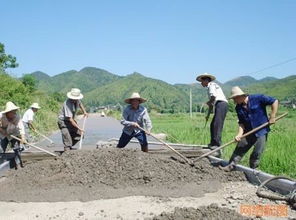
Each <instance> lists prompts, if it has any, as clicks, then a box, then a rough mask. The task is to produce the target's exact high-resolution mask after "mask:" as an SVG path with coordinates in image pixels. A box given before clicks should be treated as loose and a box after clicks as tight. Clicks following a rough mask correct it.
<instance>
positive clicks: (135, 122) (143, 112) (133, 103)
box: [117, 92, 152, 152]
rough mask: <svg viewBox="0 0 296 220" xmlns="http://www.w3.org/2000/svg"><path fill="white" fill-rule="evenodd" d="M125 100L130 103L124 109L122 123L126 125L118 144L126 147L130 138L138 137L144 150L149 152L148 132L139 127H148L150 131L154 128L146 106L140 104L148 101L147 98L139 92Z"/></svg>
mask: <svg viewBox="0 0 296 220" xmlns="http://www.w3.org/2000/svg"><path fill="white" fill-rule="evenodd" d="M125 102H126V103H128V104H129V105H128V106H127V107H126V108H125V109H124V111H123V114H122V118H123V119H122V120H121V124H122V125H123V126H124V128H123V132H122V135H121V137H120V139H119V142H118V144H117V147H118V148H124V147H125V146H126V145H127V144H128V143H129V142H130V140H131V139H132V138H133V137H134V138H137V139H138V141H139V142H140V145H141V150H142V151H143V152H148V142H147V137H146V134H145V132H144V131H143V130H141V129H139V128H144V125H145V127H146V128H147V131H148V133H150V131H151V129H152V123H151V120H150V117H149V114H148V111H147V109H146V108H145V107H143V106H142V105H140V104H141V103H144V102H146V99H143V98H141V97H140V95H139V93H136V92H135V93H133V94H132V96H131V97H130V98H128V99H125Z"/></svg>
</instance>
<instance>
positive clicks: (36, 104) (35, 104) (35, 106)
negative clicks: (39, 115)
mask: <svg viewBox="0 0 296 220" xmlns="http://www.w3.org/2000/svg"><path fill="white" fill-rule="evenodd" d="M31 108H36V109H40V106H39V104H38V103H37V102H34V103H33V104H32V105H31Z"/></svg>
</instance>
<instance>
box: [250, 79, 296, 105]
mask: <svg viewBox="0 0 296 220" xmlns="http://www.w3.org/2000/svg"><path fill="white" fill-rule="evenodd" d="M246 91H248V92H249V93H263V94H267V95H270V96H274V97H276V98H277V99H279V100H292V99H294V100H295V99H296V76H295V75H294V76H289V77H286V78H283V79H279V80H276V81H269V82H264V83H257V84H254V85H252V86H250V87H249V88H246Z"/></svg>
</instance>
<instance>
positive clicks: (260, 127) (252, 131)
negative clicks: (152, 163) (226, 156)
mask: <svg viewBox="0 0 296 220" xmlns="http://www.w3.org/2000/svg"><path fill="white" fill-rule="evenodd" d="M286 115H288V112H286V113H284V114H282V115H280V116H278V117H277V118H276V119H275V121H278V120H280V119H282V118H283V117H285V116H286ZM268 125H270V123H269V122H266V123H264V124H262V125H260V126H259V127H257V128H254V129H253V130H251V131H249V132H247V133H245V134H244V135H242V136H241V138H245V137H247V136H249V135H250V134H253V133H255V132H256V131H258V130H260V129H262V128H264V127H266V126H268ZM235 142H237V141H236V140H235V139H234V140H232V141H230V142H228V143H226V144H223V145H222V146H220V147H217V148H215V149H214V150H212V151H210V152H208V153H205V154H203V155H201V156H200V157H198V158H196V159H195V160H194V161H193V162H196V161H198V160H200V159H202V158H204V157H206V156H209V155H210V154H212V153H214V152H216V151H218V150H221V149H222V148H224V147H227V146H229V145H230V144H233V143H235Z"/></svg>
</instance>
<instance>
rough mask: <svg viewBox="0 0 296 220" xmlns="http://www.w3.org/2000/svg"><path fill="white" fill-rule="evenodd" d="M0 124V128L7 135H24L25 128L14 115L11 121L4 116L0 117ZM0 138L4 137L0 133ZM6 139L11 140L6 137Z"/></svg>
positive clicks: (17, 116)
mask: <svg viewBox="0 0 296 220" xmlns="http://www.w3.org/2000/svg"><path fill="white" fill-rule="evenodd" d="M0 123H1V125H0V126H1V128H2V129H3V130H4V131H6V133H7V134H8V135H14V136H20V135H25V127H24V124H23V121H22V120H21V117H20V116H19V115H16V116H15V118H14V119H13V120H12V121H9V120H8V119H7V117H6V115H5V114H2V115H0ZM1 137H2V138H3V137H4V135H3V134H2V133H1ZM8 139H9V140H10V139H11V138H10V137H9V136H8Z"/></svg>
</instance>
